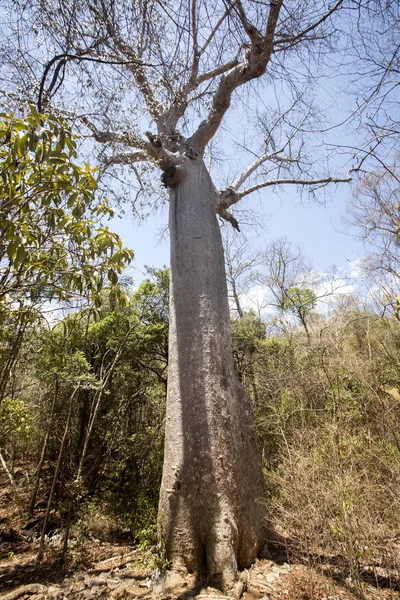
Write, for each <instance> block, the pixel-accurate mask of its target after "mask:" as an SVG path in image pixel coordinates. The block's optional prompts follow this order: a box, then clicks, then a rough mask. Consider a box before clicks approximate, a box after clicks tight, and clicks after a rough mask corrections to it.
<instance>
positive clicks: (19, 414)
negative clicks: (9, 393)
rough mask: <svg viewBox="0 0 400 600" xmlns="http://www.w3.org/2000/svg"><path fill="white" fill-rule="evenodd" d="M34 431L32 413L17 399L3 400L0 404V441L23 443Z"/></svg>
mask: <svg viewBox="0 0 400 600" xmlns="http://www.w3.org/2000/svg"><path fill="white" fill-rule="evenodd" d="M34 431H35V424H34V419H33V415H32V413H31V412H30V411H29V410H28V409H27V407H26V406H25V404H24V403H23V402H22V400H20V399H19V398H13V399H11V398H3V400H2V402H1V404H0V440H1V443H2V444H4V442H5V441H7V443H8V444H11V443H12V444H14V443H17V442H19V443H25V442H26V441H27V439H28V438H29V436H30V435H31V434H32V433H33V432H34Z"/></svg>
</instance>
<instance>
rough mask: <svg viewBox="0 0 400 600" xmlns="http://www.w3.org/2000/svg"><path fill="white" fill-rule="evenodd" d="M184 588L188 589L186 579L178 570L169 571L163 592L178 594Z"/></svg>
mask: <svg viewBox="0 0 400 600" xmlns="http://www.w3.org/2000/svg"><path fill="white" fill-rule="evenodd" d="M184 588H186V589H187V581H186V579H185V578H184V577H182V575H180V574H179V573H177V572H176V571H167V573H166V576H165V579H164V583H163V585H162V591H163V593H164V594H171V593H174V595H178V594H179V593H181V592H182V590H183V591H184Z"/></svg>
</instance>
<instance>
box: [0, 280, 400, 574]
mask: <svg viewBox="0 0 400 600" xmlns="http://www.w3.org/2000/svg"><path fill="white" fill-rule="evenodd" d="M124 293H125V294H127V295H128V301H127V303H126V304H125V305H124V306H121V305H120V304H117V303H115V302H114V301H113V300H112V299H110V298H107V296H106V295H105V297H104V304H103V306H102V308H101V309H99V310H98V311H97V312H96V314H95V315H94V314H93V313H91V312H90V311H86V310H85V311H81V312H79V311H78V312H74V313H71V314H68V315H67V316H66V317H65V318H63V319H60V321H59V322H58V323H57V324H56V325H54V324H51V323H50V324H44V323H43V321H34V320H32V321H30V322H28V323H27V324H26V327H25V329H24V335H23V341H22V343H20V342H19V341H18V328H17V327H16V325H15V322H14V320H13V317H12V316H8V317H7V318H6V317H3V321H2V339H1V365H0V366H1V368H2V370H3V372H6V379H7V385H6V386H5V391H4V396H3V398H2V402H1V410H0V436H1V452H2V458H3V462H4V465H3V467H4V468H3V469H2V473H1V483H2V496H3V502H4V500H6V499H8V501H11V500H12V499H15V498H17V499H19V503H20V504H21V505H22V507H23V510H24V511H26V513H28V512H29V511H30V513H31V515H32V516H33V517H36V518H38V519H39V518H40V527H43V518H44V515H45V513H46V508H47V509H48V512H49V517H48V518H47V522H46V525H45V526H46V528H47V529H46V532H45V533H49V532H51V530H52V529H55V528H57V529H60V530H61V531H62V532H63V534H64V533H65V528H66V527H67V526H68V527H69V523H70V524H71V525H72V535H73V536H78V537H79V536H82V535H85V536H89V537H90V536H92V537H94V538H97V539H103V540H107V539H131V540H132V539H134V540H136V542H140V543H142V544H154V543H155V531H156V514H157V502H158V491H159V485H160V479H161V471H162V454H163V420H164V405H165V395H166V380H167V353H168V342H167V340H168V272H167V270H151V271H150V272H149V279H147V280H145V281H144V282H143V283H142V284H141V285H140V286H139V288H138V289H137V291H136V292H134V293H129V292H127V291H126V290H125V292H124ZM275 329H276V328H275ZM268 331H269V328H268V327H266V323H264V322H263V321H262V320H261V319H260V318H259V317H257V316H256V315H255V313H252V312H244V313H243V316H241V317H237V316H233V317H232V334H233V343H234V355H235V365H236V370H237V375H238V376H239V378H240V380H241V381H242V382H243V384H244V385H245V386H247V388H248V390H249V393H250V395H251V397H252V399H253V402H254V409H255V412H256V420H257V427H258V438H259V445H260V448H261V451H262V456H263V463H264V469H265V477H266V489H267V498H266V502H267V507H268V514H269V527H270V528H272V529H273V530H274V534H273V537H274V539H277V540H279V543H280V544H287V545H288V547H289V549H290V551H291V552H299V553H301V554H302V555H303V556H307V557H308V559H309V560H312V561H317V562H318V560H319V559H320V558H321V557H323V556H325V557H326V556H330V557H339V558H340V560H342V561H343V562H345V563H346V565H347V568H348V570H349V573H350V577H351V578H352V581H353V584H354V585H358V583H357V582H360V580H359V576H360V573H362V571H363V569H365V568H367V567H368V565H384V566H385V567H386V568H390V569H397V568H398V567H399V565H398V564H397V560H398V559H396V553H394V552H392V550H393V548H394V546H395V544H396V541H398V538H399V535H400V522H399V514H400V436H399V431H398V423H399V422H400V389H399V381H400V360H399V356H400V324H399V322H398V321H397V320H396V318H395V317H394V316H392V317H382V316H380V315H378V314H374V313H373V312H372V311H366V310H361V309H356V308H354V303H348V308H347V309H344V308H343V306H341V307H340V309H337V310H332V311H331V313H330V314H329V315H325V316H323V315H318V316H317V315H316V313H314V318H313V319H312V320H311V324H310V327H309V328H308V331H307V332H305V331H302V330H300V329H298V328H297V327H294V328H292V329H291V330H290V331H289V330H288V331H281V332H280V333H276V331H275V334H272V333H267V332H268ZM8 365H12V367H11V368H9V367H8ZM3 376H5V375H3ZM6 470H7V471H8V473H7V472H6ZM50 495H52V500H51V502H50V503H49V498H50ZM26 518H27V519H28V514H27V515H26ZM44 539H46V538H44ZM360 585H361V584H360Z"/></svg>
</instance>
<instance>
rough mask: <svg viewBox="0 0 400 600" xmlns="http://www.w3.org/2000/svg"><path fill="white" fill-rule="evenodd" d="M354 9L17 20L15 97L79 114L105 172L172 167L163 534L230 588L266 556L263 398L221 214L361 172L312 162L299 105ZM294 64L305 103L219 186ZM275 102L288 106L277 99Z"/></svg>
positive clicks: (114, 5)
mask: <svg viewBox="0 0 400 600" xmlns="http://www.w3.org/2000/svg"><path fill="white" fill-rule="evenodd" d="M346 4H349V6H350V5H351V8H354V6H355V4H353V3H352V2H351V1H349V2H347V1H346V0H336V1H334V2H328V1H327V0H271V1H268V2H264V1H259V0H257V1H256V0H215V1H214V2H212V3H210V2H207V1H206V0H189V1H179V0H177V1H175V0H166V1H162V2H161V1H159V0H138V1H134V2H132V1H128V0H118V2H117V1H114V0H91V1H90V2H89V0H81V1H80V2H76V1H75V0H67V1H66V0H40V2H39V1H37V0H28V1H27V2H25V3H24V7H23V8H21V11H20V13H19V16H18V19H16V27H17V28H19V29H20V30H21V29H22V28H23V27H24V26H26V27H31V23H32V22H34V23H35V24H37V26H36V25H35V27H36V29H35V30H34V31H33V33H32V30H31V33H30V34H29V35H28V36H27V37H25V38H24V37H23V36H22V35H20V36H19V43H20V44H21V40H25V41H23V47H22V50H21V52H20V60H19V63H18V65H16V66H17V69H16V68H15V62H14V65H13V64H12V60H11V58H10V59H9V60H8V63H7V64H8V65H9V67H7V68H8V69H9V74H8V75H7V78H8V79H9V80H10V81H11V80H12V81H13V82H15V84H16V85H17V86H18V88H19V89H14V93H16V94H23V93H24V91H25V92H27V94H28V95H29V94H30V95H31V96H32V93H34V95H35V96H36V97H38V104H39V109H40V110H41V111H55V110H58V111H60V112H62V113H63V114H64V115H67V116H69V117H70V118H71V119H72V120H74V122H75V124H76V125H77V126H78V125H79V127H80V131H81V133H83V132H85V134H86V135H89V136H91V137H92V139H93V140H95V142H96V146H97V145H100V146H101V147H102V150H101V153H102V163H103V166H110V165H128V166H130V167H131V168H132V169H133V170H134V172H135V173H136V174H137V175H138V177H139V178H142V177H145V175H143V173H142V172H141V171H140V164H143V163H144V164H146V165H148V164H152V165H154V166H155V167H156V168H157V169H159V170H160V171H161V172H162V175H161V179H162V182H163V185H164V186H166V188H167V190H168V195H169V231H170V243H171V307H170V342H169V348H170V352H169V371H168V397H167V415H166V433H165V458H164V470H163V478H162V484H161V496H160V505H159V530H160V536H161V539H162V541H163V544H164V546H165V549H166V552H167V556H168V558H169V559H170V560H171V561H172V565H173V567H175V568H182V567H183V568H185V569H187V570H189V571H192V572H198V573H199V572H202V573H204V571H206V572H207V573H208V575H209V576H210V577H212V576H213V577H217V578H219V579H220V580H221V582H222V585H223V586H225V587H227V586H229V585H230V584H231V583H232V581H233V580H234V579H235V577H236V575H237V569H238V568H241V567H246V566H249V565H250V563H251V562H252V561H253V560H254V558H255V556H256V555H257V553H258V551H259V549H260V547H261V546H262V544H263V542H264V540H265V532H264V522H263V519H264V506H263V474H262V465H261V460H260V457H259V454H258V450H257V444H256V437H255V430H254V422H253V416H252V406H251V402H250V400H249V397H248V395H247V393H246V392H245V390H244V388H243V387H242V386H241V384H240V383H239V382H238V380H237V379H236V378H235V375H234V369H233V361H232V349H231V339H230V323H229V310H228V300H227V287H226V277H225V269H224V256H223V246H222V242H221V235H220V228H219V221H218V217H220V219H221V220H222V221H223V220H225V221H227V222H228V223H230V224H231V225H232V226H233V227H234V228H236V229H238V228H239V223H238V221H237V219H236V218H235V216H234V215H233V214H232V212H231V210H232V209H231V207H232V206H233V205H235V204H236V203H237V202H239V201H241V200H242V199H243V198H245V197H247V196H248V195H249V194H251V193H252V192H256V191H257V190H261V189H264V188H265V189H266V188H267V187H272V186H277V185H298V186H302V187H304V186H308V187H311V188H313V189H314V188H317V187H320V186H324V185H326V184H329V183H332V182H342V181H349V178H348V177H346V176H345V174H344V173H342V174H339V176H336V177H335V176H334V175H332V174H331V173H330V172H327V171H325V172H321V173H318V168H317V167H318V166H317V165H312V164H310V162H312V161H310V159H309V158H308V162H304V163H303V162H302V149H303V136H302V131H303V130H304V129H305V126H304V123H305V121H306V120H307V118H308V113H303V111H302V110H300V109H299V108H298V107H299V106H300V103H301V101H302V97H303V96H302V93H301V91H299V90H300V88H301V80H303V81H304V82H305V81H309V80H310V77H309V73H310V69H312V68H313V67H315V65H316V62H313V61H314V59H315V60H317V59H318V57H319V58H321V57H322V56H323V54H324V48H325V50H326V49H330V50H331V49H332V48H331V47H330V45H331V44H335V38H336V37H337V36H338V35H339V31H340V29H341V24H342V23H343V21H342V19H343V18H345V17H342V13H343V12H344V11H345V10H346ZM14 6H15V5H14ZM24 24H25V25H24ZM35 36H38V39H39V42H38V43H39V44H40V48H41V50H42V49H43V48H44V47H45V44H44V42H43V36H44V40H45V43H46V48H47V51H48V52H52V53H53V54H52V55H51V54H49V56H48V60H47V61H46V62H45V64H43V60H42V69H41V72H40V75H39V70H38V68H37V64H36V66H35V68H33V67H32V60H31V59H30V58H29V57H32V56H33V55H35V56H37V55H38V50H37V46H35V43H36V42H35ZM11 54H12V53H11ZM28 63H29V65H28ZM39 63H40V61H39ZM321 64H322V63H321ZM304 65H307V66H304ZM35 69H36V70H35ZM291 70H292V73H293V72H296V73H297V83H298V85H297V87H296V88H295V87H294V88H293V90H292V91H293V96H295V99H294V100H293V102H291V103H290V102H289V104H291V107H292V109H293V110H292V111H291V112H290V111H289V110H286V111H283V112H282V113H280V114H279V115H278V117H277V118H275V119H274V121H273V125H272V124H271V123H268V122H264V125H265V126H264V130H263V131H264V133H263V137H262V138H261V139H260V140H257V146H258V147H259V146H260V145H261V146H262V150H261V152H260V153H259V154H256V155H254V154H253V160H252V162H251V164H250V165H249V166H247V167H246V168H244V169H243V170H242V171H241V173H240V175H238V176H237V177H236V178H235V179H234V180H233V181H232V182H231V184H230V185H226V186H224V187H223V189H217V185H216V184H215V183H214V182H213V180H212V178H211V173H210V170H209V168H208V167H207V166H206V160H205V156H206V153H207V149H208V148H209V146H210V143H211V142H212V140H213V139H215V137H216V136H217V134H218V135H219V132H223V131H226V130H227V128H229V120H228V119H229V115H231V117H232V118H233V119H234V120H235V121H236V120H237V116H238V113H237V111H235V104H237V103H238V102H240V99H241V98H243V97H244V96H243V94H247V95H248V96H247V98H248V100H247V101H248V103H249V104H250V105H251V104H253V106H254V110H255V102H254V99H250V97H249V94H252V93H253V94H254V95H255V96H256V95H257V94H258V95H260V94H264V93H265V90H266V88H263V87H262V86H263V84H262V83H258V82H262V81H264V82H267V81H273V80H275V81H286V80H287V79H288V77H289V74H290V72H291ZM21 73H22V76H21ZM10 74H11V75H10ZM315 74H316V71H315V73H312V74H311V79H313V78H314V76H315ZM267 101H268V100H267ZM271 104H274V106H275V108H277V107H278V104H279V103H278V101H274V102H273V101H272V98H271ZM289 115H295V116H294V117H293V118H292V117H291V116H289ZM232 126H237V123H235V124H234V125H232ZM260 142H261V144H260ZM244 154H245V152H244Z"/></svg>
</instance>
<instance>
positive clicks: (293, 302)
mask: <svg viewBox="0 0 400 600" xmlns="http://www.w3.org/2000/svg"><path fill="white" fill-rule="evenodd" d="M316 304H317V296H316V294H315V292H313V290H310V289H307V288H299V287H291V288H289V289H288V290H286V293H285V298H284V300H283V303H282V307H281V308H282V309H283V310H288V311H290V312H292V313H293V314H295V315H298V314H299V313H300V312H301V313H303V314H307V313H309V312H311V311H312V310H313V309H314V308H315V306H316Z"/></svg>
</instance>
